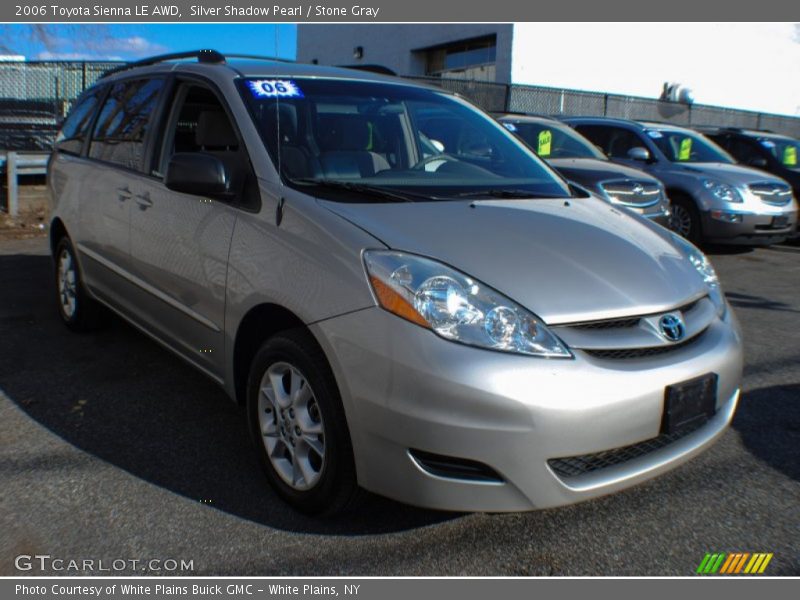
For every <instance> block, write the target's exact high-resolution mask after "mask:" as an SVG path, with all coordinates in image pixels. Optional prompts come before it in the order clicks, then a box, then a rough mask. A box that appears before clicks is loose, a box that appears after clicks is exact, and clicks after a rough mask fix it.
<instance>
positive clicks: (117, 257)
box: [48, 51, 742, 513]
mask: <svg viewBox="0 0 800 600" xmlns="http://www.w3.org/2000/svg"><path fill="white" fill-rule="evenodd" d="M48 181H49V183H48V187H49V192H50V195H51V199H52V220H51V226H50V235H51V243H52V252H53V256H54V260H55V277H56V283H57V291H58V306H59V310H60V314H61V317H62V318H63V320H64V321H65V322H66V324H67V325H68V326H69V327H70V328H72V329H76V330H82V329H89V328H91V327H93V326H95V325H96V324H97V323H98V322H99V320H100V319H99V317H100V315H101V313H102V310H101V309H100V305H103V306H105V307H107V308H109V309H111V310H112V311H114V312H115V313H118V314H119V315H121V316H122V317H124V318H125V319H127V320H128V321H130V322H131V323H133V324H134V325H135V326H136V327H138V328H139V329H141V330H142V331H143V332H145V333H146V334H148V335H149V336H151V337H152V338H154V339H155V340H157V341H158V342H160V343H161V344H163V345H164V346H166V347H167V348H169V349H171V350H172V351H174V352H175V353H176V354H178V355H179V356H181V357H182V358H183V359H185V360H186V361H188V362H189V363H191V364H192V365H194V366H195V367H197V368H198V369H199V370H201V371H202V372H204V373H205V374H206V375H207V376H208V377H209V378H210V379H212V380H214V381H215V382H217V383H218V384H220V385H221V386H222V387H223V388H224V389H225V390H226V392H227V393H228V395H230V397H231V398H232V399H234V400H235V401H236V402H239V403H241V404H243V405H245V406H246V413H247V419H248V425H249V430H250V432H251V435H252V437H253V440H254V442H255V448H256V450H257V452H258V456H259V458H260V461H261V463H262V465H263V467H264V470H265V472H266V475H267V479H268V481H269V482H270V484H271V485H272V486H273V487H274V489H275V490H276V491H277V493H278V494H279V495H280V496H281V497H282V498H284V499H285V500H286V501H288V502H290V503H291V504H292V505H294V506H295V507H297V508H298V509H300V510H303V511H306V512H317V513H322V512H324V513H334V512H336V511H338V510H342V509H345V508H346V507H348V506H352V502H353V501H354V498H356V497H357V496H358V495H359V491H360V490H361V489H366V490H370V491H373V492H376V493H379V494H382V495H385V496H389V497H391V498H394V499H397V500H400V501H403V502H407V503H411V504H415V505H420V506H425V507H433V508H441V509H453V510H468V511H471V510H487V511H521V510H529V509H537V508H544V507H552V506H558V505H563V504H568V503H572V502H577V501H580V500H584V499H588V498H592V497H596V496H599V495H603V494H607V493H610V492H613V491H616V490H620V489H622V488H626V487H628V486H631V485H633V484H636V483H638V482H641V481H644V480H647V479H649V478H651V477H654V476H656V475H658V474H660V473H663V472H665V471H666V470H668V469H670V468H672V467H675V466H676V465H679V464H681V463H683V462H685V461H686V460H688V459H689V458H691V457H693V456H694V455H696V454H698V453H699V452H701V451H702V450H703V449H705V448H707V447H708V446H709V445H710V444H711V443H712V442H713V441H714V440H715V439H717V438H718V437H719V436H720V435H721V434H722V433H723V431H724V430H725V429H726V426H727V425H728V423H729V422H730V420H731V418H732V416H733V413H734V410H735V407H736V404H737V400H738V396H739V386H740V379H741V370H742V350H741V340H740V334H739V329H738V325H737V322H736V319H735V317H734V315H733V313H732V311H731V309H730V307H729V306H728V305H727V303H726V301H725V298H724V295H723V293H722V290H721V288H720V283H719V281H718V279H717V275H716V274H715V272H714V269H713V267H712V265H711V264H710V263H709V261H708V260H707V258H706V257H705V256H704V255H703V254H702V253H701V252H700V251H699V250H697V248H695V247H694V246H692V245H691V244H689V243H688V242H686V241H684V240H682V239H681V238H679V237H678V236H676V235H675V234H673V233H670V232H669V231H667V230H666V229H664V228H662V227H660V226H658V225H655V224H651V223H649V222H648V221H647V220H646V219H644V218H641V217H639V216H638V215H634V214H631V213H629V212H628V211H625V210H620V209H618V208H615V207H613V206H611V205H609V204H608V203H606V202H604V201H602V200H601V199H599V198H596V197H594V196H590V195H587V194H586V193H585V192H582V191H580V190H577V189H571V188H570V187H569V185H568V184H567V183H566V182H565V181H564V180H563V179H561V178H560V176H558V175H557V174H555V173H554V172H553V171H552V170H551V169H550V168H549V167H548V166H547V165H546V164H544V163H543V162H542V161H541V160H539V159H538V158H537V157H536V156H535V154H534V153H533V152H532V151H531V150H530V149H529V148H528V147H527V146H526V145H524V144H523V143H522V142H520V141H518V140H517V139H516V138H515V137H514V136H513V135H512V134H511V133H509V132H508V131H507V130H506V129H505V128H504V127H502V126H501V125H500V124H498V123H496V122H495V121H494V120H493V119H492V118H491V117H490V116H489V115H487V114H485V113H483V112H482V111H480V110H479V109H476V108H475V107H473V106H472V105H471V104H469V103H468V102H466V101H465V100H463V99H461V98H460V97H458V96H456V95H453V94H450V93H447V92H444V91H441V90H439V89H436V88H428V87H421V86H419V85H414V84H411V83H408V82H406V81H403V80H401V79H397V78H392V77H386V76H381V75H377V74H374V73H367V72H361V71H356V70H347V69H335V68H323V67H319V66H312V65H300V64H294V63H288V62H280V61H271V60H259V59H253V58H234V57H231V56H228V57H224V56H222V55H221V54H219V53H217V52H214V51H202V52H199V53H191V54H185V55H184V54H181V55H172V56H166V57H157V58H154V59H149V60H146V61H141V62H140V63H136V64H133V65H129V66H128V67H126V68H122V69H118V70H116V71H115V72H112V73H109V74H107V76H105V77H103V78H102V79H100V80H99V82H98V83H97V84H96V85H94V86H93V87H92V88H90V89H89V90H88V91H87V92H86V93H85V94H83V96H82V97H81V98H80V99H78V100H77V101H76V103H75V105H74V107H73V109H72V111H71V113H70V115H69V116H68V118H67V119H66V121H65V123H64V124H63V128H62V130H61V132H60V134H59V136H58V140H57V144H56V149H55V151H54V153H53V155H52V158H51V160H50V166H49V177H48ZM198 468H202V465H198Z"/></svg>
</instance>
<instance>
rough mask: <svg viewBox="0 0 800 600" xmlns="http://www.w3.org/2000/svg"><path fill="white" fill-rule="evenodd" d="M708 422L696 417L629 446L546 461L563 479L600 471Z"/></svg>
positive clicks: (646, 453)
mask: <svg viewBox="0 0 800 600" xmlns="http://www.w3.org/2000/svg"><path fill="white" fill-rule="evenodd" d="M707 422H708V419H706V418H698V419H695V420H694V421H692V422H691V423H688V424H687V425H685V426H684V427H682V428H681V429H679V430H678V431H675V432H673V433H662V434H661V435H659V436H658V437H654V438H651V439H649V440H645V441H643V442H639V443H637V444H631V445H630V446H623V447H622V448H614V449H613V450H605V451H603V452H597V453H595V454H584V455H581V456H569V457H567V458H553V459H550V460H548V461H547V464H548V465H550V468H551V469H552V470H553V472H554V473H555V474H556V475H558V476H559V477H561V478H563V479H569V478H570V477H577V476H579V475H585V474H586V473H592V472H594V471H600V470H602V469H606V468H608V467H613V466H616V465H621V464H623V463H626V462H628V461H630V460H633V459H635V458H640V457H642V456H646V455H648V454H650V453H651V452H655V451H656V450H661V449H662V448H666V447H667V446H669V445H670V444H672V443H674V442H677V441H678V440H679V439H681V438H684V437H686V436H687V435H689V434H690V433H693V432H695V431H697V430H698V429H700V428H701V427H702V426H703V425H705V424H706V423H707Z"/></svg>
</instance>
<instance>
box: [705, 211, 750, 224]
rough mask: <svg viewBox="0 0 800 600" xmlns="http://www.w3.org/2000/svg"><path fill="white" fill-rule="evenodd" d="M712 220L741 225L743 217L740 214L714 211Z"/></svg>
mask: <svg viewBox="0 0 800 600" xmlns="http://www.w3.org/2000/svg"><path fill="white" fill-rule="evenodd" d="M711 218H712V219H716V220H717V221H724V222H726V223H741V222H742V215H740V214H739V213H734V212H728V211H726V210H712V211H711Z"/></svg>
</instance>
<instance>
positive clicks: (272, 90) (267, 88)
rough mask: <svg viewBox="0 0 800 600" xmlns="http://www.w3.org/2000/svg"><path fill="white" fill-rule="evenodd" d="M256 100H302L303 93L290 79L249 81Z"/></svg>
mask: <svg viewBox="0 0 800 600" xmlns="http://www.w3.org/2000/svg"><path fill="white" fill-rule="evenodd" d="M247 83H248V84H249V85H250V90H251V91H252V92H253V95H254V96H255V97H256V98H302V97H303V92H301V91H300V88H299V87H298V86H297V84H296V83H295V82H294V81H291V80H289V79H258V80H256V81H248V82H247Z"/></svg>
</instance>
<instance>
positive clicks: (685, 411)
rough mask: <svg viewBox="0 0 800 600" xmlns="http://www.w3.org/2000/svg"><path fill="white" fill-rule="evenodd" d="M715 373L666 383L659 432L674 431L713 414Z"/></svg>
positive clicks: (715, 399)
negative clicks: (669, 383)
mask: <svg viewBox="0 0 800 600" xmlns="http://www.w3.org/2000/svg"><path fill="white" fill-rule="evenodd" d="M717 379H718V377H717V374H716V373H708V374H707V375H702V376H700V377H697V378H696V379H690V380H689V381H683V382H681V383H676V384H674V385H668V386H667V388H666V390H665V392H664V415H663V417H662V419H661V433H666V434H671V433H675V432H677V431H679V430H681V429H683V428H685V427H688V426H691V425H698V424H700V423H703V422H705V421H707V420H708V419H710V418H711V417H713V416H714V413H715V412H716V403H717Z"/></svg>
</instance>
